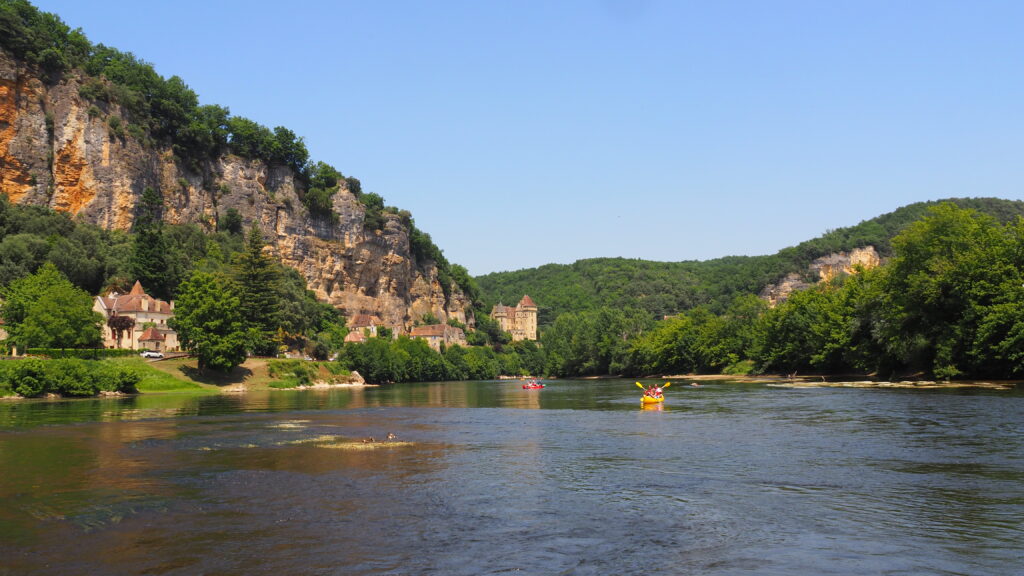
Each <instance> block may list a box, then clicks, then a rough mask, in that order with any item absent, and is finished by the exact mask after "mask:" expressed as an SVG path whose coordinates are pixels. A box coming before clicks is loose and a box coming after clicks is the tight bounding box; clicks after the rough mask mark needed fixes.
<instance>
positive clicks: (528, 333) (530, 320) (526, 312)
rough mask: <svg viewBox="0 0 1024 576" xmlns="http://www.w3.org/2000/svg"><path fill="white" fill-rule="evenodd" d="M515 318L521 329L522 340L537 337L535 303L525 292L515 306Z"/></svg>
mask: <svg viewBox="0 0 1024 576" xmlns="http://www.w3.org/2000/svg"><path fill="white" fill-rule="evenodd" d="M516 320H517V322H516V324H518V325H519V326H518V328H519V329H520V330H522V333H523V338H522V339H523V340H536V339H537V305H536V304H534V303H533V299H532V298H530V297H529V296H527V295H525V294H524V295H523V299H522V300H520V301H519V304H518V305H517V306H516Z"/></svg>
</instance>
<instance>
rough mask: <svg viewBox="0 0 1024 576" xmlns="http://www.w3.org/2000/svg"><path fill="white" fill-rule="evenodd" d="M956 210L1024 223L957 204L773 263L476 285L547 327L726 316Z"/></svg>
mask: <svg viewBox="0 0 1024 576" xmlns="http://www.w3.org/2000/svg"><path fill="white" fill-rule="evenodd" d="M942 202H952V203H953V204H955V205H957V206H960V207H962V208H970V209H974V210H977V211H978V212H980V213H983V214H988V215H990V216H992V217H993V218H995V220H996V221H998V222H1009V221H1011V220H1013V219H1014V218H1016V217H1017V216H1022V215H1024V202H1021V201H1015V200H1002V199H998V198H955V199H951V200H947V201H935V202H919V203H916V204H911V205H908V206H905V207H902V208H900V209H898V210H895V211H893V212H890V213H888V214H884V215H882V216H878V217H877V218H872V219H870V220H866V221H864V222H861V223H860V224H857V225H856V226H850V227H847V228H839V229H836V230H831V231H829V232H827V233H825V234H823V235H822V236H820V237H818V238H815V239H813V240H808V241H806V242H802V243H800V244H798V245H797V246H793V247H790V248H785V249H783V250H780V251H779V252H778V253H776V254H773V255H768V256H727V257H724V258H717V259H714V260H707V261H686V262H653V261H648V260H635V259H625V258H594V259H588V260H580V261H577V262H575V263H573V264H547V265H545V266H541V267H539V268H532V269H526V270H518V271H515V272H495V273H492V274H487V275H484V276H478V277H476V278H475V280H476V282H477V286H478V288H479V290H480V298H481V300H482V302H483V304H484V305H485V307H486V308H487V309H488V310H489V309H490V307H491V306H493V305H494V304H496V303H498V302H503V303H505V304H509V303H514V302H517V301H518V300H519V298H522V295H523V294H529V295H530V296H531V297H532V298H533V299H534V301H536V302H537V304H538V305H539V306H540V318H539V322H540V324H541V326H542V327H548V326H551V325H553V324H554V322H555V320H556V319H557V318H558V317H559V316H560V315H562V314H565V313H568V312H573V313H580V312H584V311H588V310H596V309H598V308H601V307H610V308H623V309H625V308H637V309H640V310H644V311H646V312H647V313H648V314H649V315H650V316H651V317H652V318H662V317H664V316H667V315H672V314H678V313H680V312H684V311H686V310H690V309H692V308H695V307H697V306H707V307H708V308H709V309H710V310H711V311H713V312H716V313H721V312H724V311H725V310H726V309H727V308H728V307H729V306H730V304H731V303H732V301H733V300H734V299H735V298H736V297H737V296H739V295H742V294H757V293H758V292H760V291H761V289H762V288H764V287H765V286H766V285H768V284H769V283H772V282H776V281H777V280H779V279H780V278H782V277H783V276H785V275H786V274H789V273H794V272H795V273H798V274H807V272H808V270H807V267H808V265H809V264H810V263H811V262H812V261H813V260H814V259H816V258H819V257H821V256H825V255H828V254H831V253H834V252H840V251H846V252H848V251H850V250H852V249H854V248H860V247H863V246H874V247H875V248H876V249H877V250H878V252H879V254H880V255H881V256H882V257H883V258H888V257H890V256H891V255H892V239H893V237H895V236H896V234H897V233H899V232H900V231H901V230H903V229H904V228H906V226H907V225H909V224H910V223H911V222H914V221H917V220H920V219H921V218H922V217H923V216H924V215H925V214H926V212H927V211H928V209H929V208H931V207H933V206H936V205H938V204H940V203H942Z"/></svg>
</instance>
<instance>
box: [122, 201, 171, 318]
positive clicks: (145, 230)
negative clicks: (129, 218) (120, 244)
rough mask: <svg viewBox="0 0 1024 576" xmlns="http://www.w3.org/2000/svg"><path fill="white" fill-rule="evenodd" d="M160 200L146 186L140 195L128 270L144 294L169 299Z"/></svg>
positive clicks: (165, 248)
mask: <svg viewBox="0 0 1024 576" xmlns="http://www.w3.org/2000/svg"><path fill="white" fill-rule="evenodd" d="M162 214H163V197H162V196H161V195H160V193H159V192H157V191H156V190H154V189H153V188H151V187H149V186H147V187H146V188H145V190H143V192H142V201H141V202H140V204H139V213H138V215H137V216H136V218H135V237H134V238H133V241H132V254H131V261H130V263H129V268H130V270H131V273H132V275H134V276H135V278H136V279H137V280H138V281H139V282H142V285H143V286H145V287H146V290H147V291H148V292H149V293H150V294H151V295H153V296H156V297H157V298H163V299H170V297H171V290H170V287H171V282H170V280H171V279H169V278H168V274H167V270H168V262H167V242H166V239H165V237H164V227H163V220H161V218H162Z"/></svg>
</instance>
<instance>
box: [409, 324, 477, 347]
mask: <svg viewBox="0 0 1024 576" xmlns="http://www.w3.org/2000/svg"><path fill="white" fill-rule="evenodd" d="M409 337H410V338H422V339H424V340H426V341H427V344H428V345H430V347H431V348H433V349H434V350H438V351H439V350H441V344H444V345H445V346H451V345H452V344H458V345H459V346H465V345H466V334H465V332H463V331H462V328H459V327H457V326H449V325H448V324H428V325H426V326H416V327H414V328H413V329H412V332H410V333H409Z"/></svg>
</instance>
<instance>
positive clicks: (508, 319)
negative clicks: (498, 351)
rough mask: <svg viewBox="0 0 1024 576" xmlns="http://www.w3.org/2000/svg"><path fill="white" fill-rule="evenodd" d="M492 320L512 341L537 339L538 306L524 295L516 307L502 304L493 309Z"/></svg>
mask: <svg viewBox="0 0 1024 576" xmlns="http://www.w3.org/2000/svg"><path fill="white" fill-rule="evenodd" d="M491 318H493V319H494V321H495V322H497V323H498V326H499V327H500V328H501V329H502V331H504V332H508V333H509V334H511V335H512V340H536V339H537V305H536V304H534V303H533V299H532V298H530V297H529V296H527V295H523V299H522V300H520V301H519V304H516V305H515V306H504V305H502V304H501V303H500V302H499V303H498V304H497V305H496V306H495V307H494V308H492V309H491Z"/></svg>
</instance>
